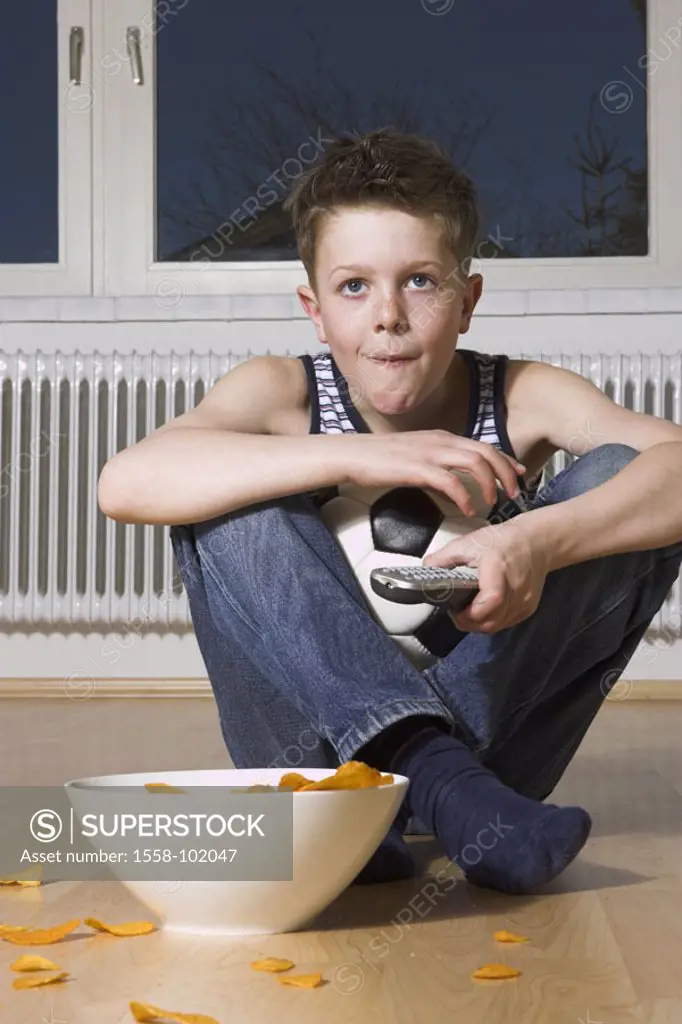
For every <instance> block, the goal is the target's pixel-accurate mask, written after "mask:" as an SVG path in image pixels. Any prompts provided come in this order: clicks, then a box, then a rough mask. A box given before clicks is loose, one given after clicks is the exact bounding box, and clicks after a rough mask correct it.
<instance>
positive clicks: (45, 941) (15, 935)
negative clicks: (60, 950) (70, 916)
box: [0, 918, 80, 946]
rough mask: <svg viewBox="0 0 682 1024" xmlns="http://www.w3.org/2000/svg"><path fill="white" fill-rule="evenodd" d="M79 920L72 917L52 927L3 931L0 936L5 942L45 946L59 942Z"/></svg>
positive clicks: (76, 925)
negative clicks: (70, 919)
mask: <svg viewBox="0 0 682 1024" xmlns="http://www.w3.org/2000/svg"><path fill="white" fill-rule="evenodd" d="M79 924H80V920H79V919H78V918H74V920H73V921H67V922H66V923H65V924H57V925H55V926H54V928H36V930H35V931H28V930H27V931H21V932H5V933H4V934H0V938H1V939H3V940H4V941H5V942H13V943H14V945H15V946H46V945H49V943H51V942H59V940H60V939H63V938H64V937H65V936H66V935H68V934H69V932H72V931H74V930H75V929H76V928H77V927H78V925H79Z"/></svg>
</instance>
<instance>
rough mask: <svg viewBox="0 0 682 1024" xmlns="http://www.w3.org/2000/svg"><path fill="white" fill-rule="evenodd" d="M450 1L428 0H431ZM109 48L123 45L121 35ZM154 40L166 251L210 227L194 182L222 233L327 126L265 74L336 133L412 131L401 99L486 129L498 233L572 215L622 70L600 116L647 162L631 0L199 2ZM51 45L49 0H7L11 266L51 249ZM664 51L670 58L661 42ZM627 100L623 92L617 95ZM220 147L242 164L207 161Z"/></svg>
mask: <svg viewBox="0 0 682 1024" xmlns="http://www.w3.org/2000/svg"><path fill="white" fill-rule="evenodd" d="M169 2H170V3H171V6H173V0H169ZM448 2H449V0H423V3H424V5H425V6H426V7H427V8H428V9H430V10H438V9H440V8H442V7H443V6H444V5H445V4H447V3H448ZM175 6H178V7H180V6H181V0H176V4H175ZM323 9H324V10H323ZM325 11H326V13H325ZM8 28H9V31H7V29H8ZM311 33H312V36H313V40H314V41H313V43H312V44H311ZM113 45H116V46H117V48H118V52H119V54H120V55H123V52H124V51H123V47H122V45H121V43H120V42H118V43H114V44H113ZM157 45H158V54H159V85H158V104H159V123H158V151H159V166H160V170H159V180H158V188H159V195H160V199H161V203H162V206H163V208H164V210H165V211H168V212H169V213H170V214H171V216H170V217H167V216H164V217H163V218H162V223H161V227H160V253H161V255H163V254H164V253H169V252H171V251H172V250H173V249H175V248H177V247H179V246H182V245H186V244H188V243H190V242H191V241H193V240H194V239H196V238H198V237H200V235H201V231H200V230H198V229H197V228H196V227H195V228H187V227H186V228H183V227H182V226H181V225H180V224H179V223H178V221H182V220H183V219H185V218H186V217H188V218H190V219H191V218H192V217H196V216H197V215H198V213H199V212H200V211H199V208H198V205H197V200H196V196H197V186H200V187H201V190H202V191H203V192H204V195H205V206H206V216H205V218H204V220H205V222H206V225H207V231H208V230H210V229H211V228H210V226H209V225H210V223H211V217H212V216H215V218H217V219H216V221H215V225H214V226H217V224H218V223H220V220H221V219H223V218H224V217H225V216H227V215H228V214H229V213H230V212H231V211H232V210H234V209H235V208H236V207H237V206H238V205H239V204H240V203H241V202H242V201H243V199H244V198H245V197H246V196H248V195H249V194H250V189H251V188H252V187H253V183H254V182H255V183H259V182H261V181H263V180H264V178H265V177H266V176H267V175H268V174H269V173H271V172H272V171H274V170H276V169H277V168H278V167H279V166H280V165H281V161H282V160H283V159H285V158H286V157H288V156H294V155H295V154H296V151H297V148H298V146H299V144H300V143H301V142H302V141H304V140H305V139H306V138H307V136H308V135H309V134H311V133H312V134H313V135H315V134H316V132H317V127H318V122H317V120H316V118H315V115H314V113H313V112H312V111H309V112H307V113H304V114H294V113H292V110H291V106H290V105H288V104H286V103H283V101H282V96H281V93H280V92H279V91H278V89H277V88H276V86H275V85H274V84H273V83H272V82H271V81H270V80H269V79H268V78H267V75H266V74H264V72H263V70H262V69H263V68H266V69H267V68H272V69H274V70H275V71H276V72H277V74H278V75H279V76H280V77H281V78H282V79H284V80H285V81H286V82H287V83H288V84H289V85H290V86H291V87H292V88H293V90H294V92H295V94H296V95H297V96H299V97H301V98H302V99H303V102H304V104H307V103H308V102H309V100H310V99H311V98H312V99H313V100H314V101H315V103H317V104H318V105H319V107H320V108H321V109H323V110H324V111H325V113H326V114H327V116H329V118H330V120H331V121H332V123H333V124H334V125H336V126H337V128H338V130H352V131H363V130H369V129H371V128H374V127H377V126H378V125H379V124H386V123H396V126H397V127H403V126H402V125H401V124H400V123H397V122H396V119H395V118H396V115H395V113H394V111H395V110H396V109H397V107H395V106H394V104H401V105H403V104H407V105H408V106H409V108H410V111H411V112H412V114H413V115H415V116H416V117H417V120H418V124H419V131H420V132H421V133H422V134H425V135H431V136H433V137H434V138H436V139H437V140H438V141H439V142H442V143H445V144H449V143H450V142H451V140H452V137H453V135H454V133H455V132H456V130H457V127H458V125H460V124H461V123H462V120H463V119H464V118H465V117H467V118H468V119H469V120H470V121H471V123H472V125H475V126H480V127H481V129H482V130H481V134H480V137H478V138H477V141H476V144H475V146H473V148H470V147H468V146H467V148H466V150H462V151H461V152H457V151H455V152H453V151H452V150H450V151H451V153H452V156H453V158H454V159H455V160H456V162H462V161H463V160H464V163H463V166H465V169H466V170H467V171H468V172H469V173H470V174H471V175H472V176H473V177H474V180H475V181H476V183H477V186H478V189H479V194H480V196H481V200H482V206H483V212H484V221H485V223H487V224H488V225H489V227H490V228H491V229H492V228H494V225H495V224H499V226H500V230H501V232H502V234H504V235H513V234H514V226H515V225H517V224H519V223H523V222H525V221H526V219H527V217H528V216H529V214H530V213H531V212H532V211H537V210H538V209H540V210H543V211H544V212H545V214H546V215H547V216H548V217H549V219H550V220H551V219H552V218H561V217H563V213H562V204H565V205H569V206H571V207H573V208H575V206H576V203H577V201H578V198H579V183H580V179H579V176H578V173H577V172H576V171H575V170H574V169H573V168H571V167H570V166H569V165H568V163H567V157H568V156H569V155H571V156H574V157H575V156H576V155H577V154H576V150H575V144H574V141H573V136H574V135H575V134H579V135H581V136H582V135H583V133H584V131H585V129H586V125H587V116H588V109H589V100H590V95H591V94H593V93H596V94H597V95H599V94H600V91H601V90H602V88H603V87H604V86H605V85H606V84H607V83H608V82H610V81H613V80H620V81H623V82H625V83H628V84H629V85H630V86H631V87H632V106H631V107H630V109H628V110H627V111H625V112H624V113H621V114H617V113H613V112H608V111H607V110H605V109H604V108H603V106H602V105H600V104H599V103H598V104H597V106H596V108H595V109H596V113H597V122H598V124H599V125H600V126H601V127H602V128H603V130H604V132H605V133H606V137H607V139H609V140H612V139H614V138H615V137H618V138H619V139H620V146H619V149H618V151H617V153H618V155H619V156H631V157H632V162H633V166H641V165H642V163H643V160H644V154H645V103H646V91H645V88H644V86H645V84H646V77H645V73H644V72H643V71H641V70H640V69H639V68H638V64H637V61H638V59H639V58H640V57H641V56H642V54H643V53H644V52H645V50H646V45H645V42H644V34H643V30H642V28H641V27H640V26H639V24H638V22H637V18H636V16H635V12H634V9H633V7H632V4H631V3H630V2H629V0H589V2H588V0H575V2H574V3H572V4H567V5H563V6H562V5H554V4H551V5H550V4H546V3H540V2H539V0H526V2H525V3H521V4H515V5H510V4H508V3H502V2H500V0H490V2H488V3H486V4H485V5H476V4H470V3H468V4H464V3H462V2H461V0H455V3H454V4H453V7H452V9H451V10H449V11H448V12H447V13H445V14H442V15H440V16H438V15H435V14H433V13H428V10H425V9H424V6H423V5H422V0H346V2H345V3H344V4H343V5H337V4H321V3H320V2H319V0H258V2H257V3H254V4H247V3H241V4H237V3H233V2H231V0H189V2H187V3H186V5H185V6H184V7H183V9H182V10H179V11H178V12H177V14H176V15H175V16H174V17H169V18H168V21H167V23H166V24H165V25H164V26H163V27H162V28H161V30H160V31H159V32H158V35H157ZM55 46H56V31H55V0H31V2H30V3H24V4H15V3H13V4H11V5H8V10H7V12H6V14H5V19H4V31H3V33H2V36H1V37H0V54H1V56H2V59H1V60H0V137H1V138H2V139H3V140H4V144H3V146H2V150H1V152H2V159H1V160H0V261H1V262H35V261H51V260H53V259H55V258H56V254H57V248H56V246H57V225H56V182H57V177H56V175H57V162H56V125H57V122H56V111H57V103H58V102H59V97H58V96H57V94H56V86H55V68H56V60H55ZM658 52H659V53H660V54H661V55H663V56H664V55H665V53H666V47H665V44H662V45H661V47H660V49H659V51H658ZM256 60H257V61H258V62H259V63H260V65H261V68H258V67H256V66H255V61H256ZM623 65H625V67H626V68H627V69H628V70H624V68H623ZM628 71H630V72H631V73H632V75H634V76H635V77H636V78H637V79H638V80H639V82H640V83H642V84H641V85H638V84H637V82H636V81H635V80H634V79H633V77H632V76H631V75H630V74H628ZM661 71H662V69H661V68H659V74H660V73H661ZM116 84H117V80H116V79H115V78H114V79H112V86H113V87H115V86H116ZM95 85H96V87H97V83H95ZM339 86H341V87H342V88H343V91H344V92H347V99H346V101H345V102H339V91H338V90H339ZM100 88H101V86H100ZM618 95H620V96H621V97H622V95H623V93H622V87H619V92H618V94H616V93H614V99H613V103H614V104H615V105H618V104H619V103H620V102H622V98H621V99H620V100H619V99H618ZM380 96H381V97H384V99H383V101H382V102H381V103H380V104H379V105H378V106H377V107H376V108H375V109H372V108H371V103H372V100H373V99H375V100H377V99H378V98H379V97H380ZM268 118H271V119H272V122H273V123H274V126H275V128H276V130H277V131H278V132H279V137H278V138H277V139H274V138H273V135H272V130H273V129H272V128H269V127H268V121H267V119H268ZM450 133H452V134H450ZM231 139H232V140H234V142H235V148H231ZM237 147H238V148H237ZM261 147H264V148H261ZM259 153H260V155H259ZM221 154H224V155H225V156H227V155H228V154H229V155H230V157H231V159H233V160H234V161H235V163H236V164H237V169H238V172H239V173H228V172H227V170H225V169H223V171H222V173H219V174H218V176H217V178H216V177H215V176H214V175H212V174H211V173H210V172H209V170H208V165H209V163H210V162H211V161H213V162H215V160H216V159H217V160H218V163H220V162H221V160H222V159H223V157H222V156H221ZM523 255H531V253H525V252H524V253H523Z"/></svg>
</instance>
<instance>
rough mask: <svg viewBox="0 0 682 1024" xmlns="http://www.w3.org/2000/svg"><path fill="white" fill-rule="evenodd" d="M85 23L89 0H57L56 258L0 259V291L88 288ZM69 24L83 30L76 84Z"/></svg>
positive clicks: (88, 44)
mask: <svg viewBox="0 0 682 1024" xmlns="http://www.w3.org/2000/svg"><path fill="white" fill-rule="evenodd" d="M91 23H92V19H91V0H57V47H58V73H57V83H58V95H56V96H55V98H54V99H55V103H58V111H59V113H58V117H59V130H58V146H59V156H58V169H59V188H58V197H59V216H58V222H59V262H57V263H0V296H25V295H26V296H28V295H30V296H34V295H35V296H37V295H40V296H51V295H56V296H60V295H90V294H91V293H92V174H91V165H92V159H91V153H92V109H93V92H92V88H91V85H90V64H91V60H92V34H91ZM72 26H81V27H82V28H83V34H84V47H83V59H82V69H81V72H82V74H81V84H80V85H70V82H69V34H70V30H71V27H72ZM27 114H29V115H30V111H27Z"/></svg>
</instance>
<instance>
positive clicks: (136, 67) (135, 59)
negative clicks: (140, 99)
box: [126, 26, 144, 85]
mask: <svg viewBox="0 0 682 1024" xmlns="http://www.w3.org/2000/svg"><path fill="white" fill-rule="evenodd" d="M126 47H127V50H128V56H129V57H130V71H131V74H132V76H133V82H134V83H135V85H143V84H144V75H143V74H142V48H141V46H140V30H139V28H135V27H134V26H129V27H128V28H127V29H126Z"/></svg>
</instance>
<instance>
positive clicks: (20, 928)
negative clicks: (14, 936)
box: [0, 924, 28, 938]
mask: <svg viewBox="0 0 682 1024" xmlns="http://www.w3.org/2000/svg"><path fill="white" fill-rule="evenodd" d="M27 931H28V926H27V925H25V924H0V938H2V936H3V935H5V934H6V933H7V932H27Z"/></svg>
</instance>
